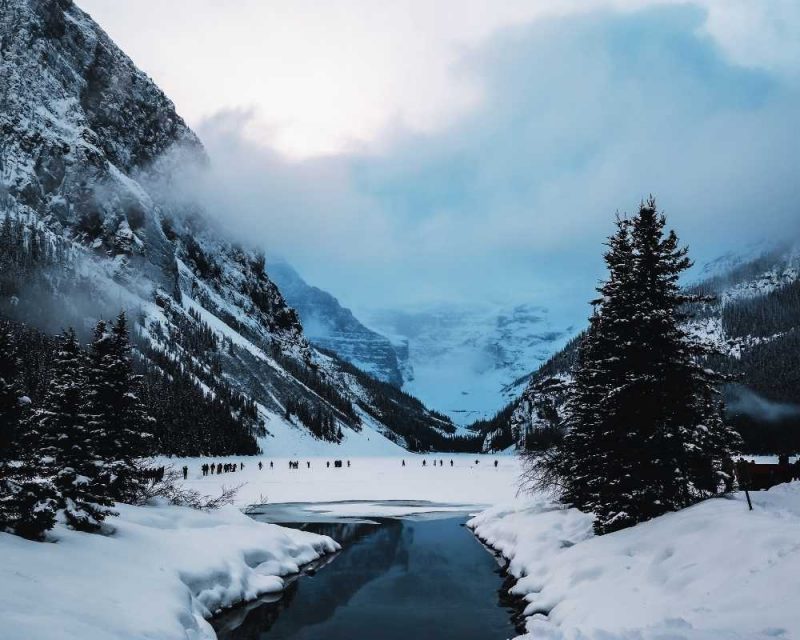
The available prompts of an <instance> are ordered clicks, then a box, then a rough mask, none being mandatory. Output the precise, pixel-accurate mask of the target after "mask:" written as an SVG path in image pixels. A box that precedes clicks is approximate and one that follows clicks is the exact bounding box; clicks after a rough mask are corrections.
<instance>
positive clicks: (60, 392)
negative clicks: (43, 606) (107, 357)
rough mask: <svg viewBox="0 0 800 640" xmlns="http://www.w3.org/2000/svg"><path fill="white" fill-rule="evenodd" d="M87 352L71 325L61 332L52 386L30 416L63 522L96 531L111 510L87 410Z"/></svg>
mask: <svg viewBox="0 0 800 640" xmlns="http://www.w3.org/2000/svg"><path fill="white" fill-rule="evenodd" d="M86 391H87V387H86V358H85V354H84V353H83V351H81V348H80V345H79V344H78V341H77V339H76V337H75V332H74V331H72V330H71V329H70V330H68V331H66V332H64V333H63V334H62V336H61V338H60V341H59V350H58V352H57V353H56V356H55V361H54V363H53V377H52V381H51V383H50V387H49V389H48V391H47V394H46V395H45V398H44V400H43V402H42V407H41V408H40V409H38V410H37V411H36V413H35V415H34V416H33V418H32V431H33V432H34V433H37V434H38V435H39V438H40V439H41V442H42V443H43V448H42V454H43V461H44V462H45V464H47V465H49V467H50V471H51V473H52V477H53V484H54V485H55V488H56V490H57V491H58V494H59V496H58V499H59V506H60V507H61V508H62V509H63V511H64V515H65V518H66V520H67V523H68V524H69V525H70V526H72V527H73V528H75V529H78V530H80V531H96V530H97V529H99V527H100V524H101V522H102V521H103V519H104V518H105V517H106V516H108V515H110V514H113V511H112V509H111V505H112V501H111V500H110V499H109V498H108V495H107V489H106V487H105V484H104V478H103V477H102V473H101V471H102V467H103V460H102V458H101V457H100V455H99V453H98V450H99V434H98V433H97V431H96V430H94V429H93V428H92V426H91V424H90V421H89V419H88V415H87V413H86Z"/></svg>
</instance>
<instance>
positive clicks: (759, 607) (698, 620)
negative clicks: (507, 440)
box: [467, 483, 800, 640]
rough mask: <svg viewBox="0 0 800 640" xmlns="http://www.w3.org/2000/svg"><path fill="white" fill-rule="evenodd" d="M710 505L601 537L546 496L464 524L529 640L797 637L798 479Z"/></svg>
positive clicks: (581, 516)
mask: <svg viewBox="0 0 800 640" xmlns="http://www.w3.org/2000/svg"><path fill="white" fill-rule="evenodd" d="M751 495H752V497H753V503H754V510H753V511H752V512H749V511H748V510H747V505H746V503H745V499H744V496H743V494H737V495H735V496H734V497H733V498H732V499H711V500H707V501H705V502H703V503H701V504H698V505H695V506H693V507H691V508H689V509H685V510H683V511H680V512H676V513H670V514H667V515H665V516H662V517H660V518H657V519H655V520H652V521H650V522H646V523H643V524H640V525H638V526H636V527H633V528H630V529H626V530H623V531H619V532H616V533H613V534H609V535H606V536H602V537H595V536H594V535H593V533H592V526H591V524H592V523H591V517H590V516H588V515H586V514H583V513H581V512H579V511H577V510H575V509H565V508H563V507H559V506H558V505H557V504H555V503H553V502H552V501H551V500H549V499H548V498H546V497H544V496H538V497H533V498H527V499H518V500H516V501H514V502H511V503H508V504H505V505H499V506H496V507H492V508H490V509H487V510H486V511H484V512H482V513H480V514H479V515H477V516H476V517H474V518H472V519H471V520H470V521H469V522H468V524H467V526H469V527H470V528H471V529H472V530H473V532H474V533H475V535H476V536H477V537H478V538H479V539H480V540H482V541H483V542H484V544H486V545H488V546H489V547H490V548H492V549H494V550H495V551H497V552H498V553H500V554H501V555H502V556H503V557H504V558H505V559H506V560H507V561H508V567H507V571H508V572H509V574H510V575H512V576H514V577H515V578H516V579H517V582H516V584H515V585H514V587H513V588H512V589H511V593H512V594H514V595H517V596H520V597H522V598H523V599H524V600H525V601H526V602H527V606H526V608H525V615H526V616H528V618H527V623H526V624H527V630H528V635H526V636H523V637H530V638H536V639H537V640H542V639H546V640H579V639H580V640H591V639H597V640H600V639H602V640H634V639H635V640H651V639H652V640H655V639H656V638H658V639H660V640H663V639H666V638H669V640H700V639H703V640H708V639H711V638H713V639H716V640H722V639H725V640H729V639H744V638H747V639H748V640H755V639H767V638H776V637H777V638H800V611H798V609H797V608H796V603H797V602H798V601H800V542H798V540H800V483H791V484H786V485H781V486H778V487H774V488H773V489H771V490H770V491H767V492H756V493H754V494H751Z"/></svg>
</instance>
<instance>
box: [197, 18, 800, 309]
mask: <svg viewBox="0 0 800 640" xmlns="http://www.w3.org/2000/svg"><path fill="white" fill-rule="evenodd" d="M710 25H711V26H710ZM712 26H713V24H712V23H711V22H709V14H707V13H706V12H705V11H704V10H702V9H698V8H697V7H692V6H679V7H663V6H656V7H654V8H647V9H642V10H636V11H628V12H624V13H619V12H611V11H599V12H594V13H589V14H582V15H578V16H571V17H559V18H553V19H549V20H541V21H537V22H536V23H535V24H533V25H532V26H527V27H514V28H508V29H506V30H504V31H502V32H499V33H498V34H496V35H495V37H493V38H492V39H491V40H490V41H488V42H486V43H484V44H482V45H481V46H480V47H478V48H475V49H472V50H470V51H467V52H465V53H464V55H463V56H462V57H461V59H460V61H459V63H458V69H459V73H460V74H463V75H464V76H466V77H469V78H471V81H473V82H474V83H476V84H478V85H480V86H481V87H482V91H483V94H484V99H483V100H482V102H481V104H480V106H479V107H476V108H475V109H474V110H473V111H472V112H470V113H469V114H467V115H462V116H461V117H460V118H459V119H457V120H456V121H455V122H453V123H452V124H451V125H450V126H448V127H447V128H444V129H441V130H438V131H436V132H429V133H419V132H413V131H410V130H408V129H405V128H403V127H401V126H398V127H395V128H393V129H391V130H388V131H387V132H386V135H385V136H384V138H383V139H382V142H381V143H380V144H377V145H375V146H374V147H373V148H372V150H371V151H370V152H366V151H361V152H352V153H342V154H339V155H335V156H328V157H324V158H318V159H309V160H304V161H294V162H292V161H288V160H287V159H286V158H285V157H284V156H281V155H280V154H278V153H276V152H274V151H271V150H270V149H268V148H266V147H264V146H263V145H261V144H260V143H256V142H253V141H252V137H251V136H249V135H248V127H249V126H250V124H251V123H252V121H253V119H254V118H257V116H258V113H257V111H228V112H224V113H220V114H218V115H217V116H215V117H214V118H211V119H209V120H206V121H204V122H203V123H202V124H201V126H200V127H198V131H199V133H200V136H201V138H202V139H203V140H204V142H205V144H206V145H207V148H208V150H209V155H210V157H211V169H210V173H209V174H207V175H206V176H205V177H204V178H202V179H194V180H193V181H192V185H191V188H192V189H193V190H194V191H195V193H196V194H197V196H198V197H199V198H201V199H202V200H203V201H204V203H205V204H206V207H207V208H208V209H209V210H211V211H212V213H214V214H215V215H216V216H217V217H218V218H219V220H221V221H222V222H223V224H225V225H226V226H228V227H229V228H230V229H231V230H233V231H234V232H235V233H237V234H239V235H240V236H241V237H243V238H245V239H247V240H249V241H251V242H256V243H259V244H262V245H263V246H265V247H266V248H267V249H268V251H269V252H271V253H273V254H276V253H277V254H280V255H282V256H283V257H286V258H287V259H288V260H289V261H291V262H292V263H294V264H295V265H296V266H297V267H298V268H299V269H300V271H301V272H302V273H303V275H304V276H305V277H306V278H307V279H308V280H309V281H311V282H312V283H314V284H317V285H319V286H321V287H323V288H327V289H329V290H331V291H332V292H333V293H334V294H336V295H337V296H339V297H341V298H342V299H343V300H344V302H345V303H346V304H348V305H350V306H354V307H356V309H358V308H359V307H361V308H363V307H367V306H371V307H398V306H403V305H408V304H413V303H417V302H425V301H432V300H445V301H446V300H460V301H465V300H471V299H472V300H476V299H477V300H488V301H496V302H503V303H512V302H523V301H524V302H532V303H537V304H544V305H546V306H548V307H551V308H555V309H556V310H559V309H560V310H562V311H563V313H564V314H565V315H570V316H571V321H572V320H575V319H577V318H576V317H575V316H576V315H577V316H578V318H579V317H580V315H579V314H583V313H585V303H586V300H588V299H589V297H590V296H591V295H592V287H593V286H594V284H595V282H596V280H597V278H598V277H600V276H601V275H602V269H601V267H602V265H601V261H600V254H601V252H602V246H601V243H602V241H603V238H604V236H605V235H606V234H607V233H608V232H609V230H610V226H611V221H612V219H613V215H614V212H615V211H617V210H628V211H631V210H633V209H634V208H635V207H636V205H637V203H638V201H639V200H640V199H641V198H642V197H645V196H647V195H648V194H649V193H654V194H655V195H656V196H657V197H658V199H659V204H660V205H661V206H662V207H663V208H664V209H665V210H666V212H667V214H668V216H669V219H670V223H671V225H672V226H674V227H675V228H676V230H677V231H678V232H679V235H681V237H682V238H683V240H684V241H687V242H688V243H689V244H690V245H691V246H692V248H693V254H694V255H695V256H696V257H697V258H699V259H700V260H705V259H710V258H713V257H714V256H715V255H717V254H719V253H722V252H724V251H727V250H729V249H731V248H734V249H735V248H736V247H737V246H741V245H742V244H744V243H746V242H751V241H752V240H754V239H757V238H761V237H766V238H769V237H781V238H785V237H786V236H787V235H790V234H797V233H798V232H799V231H800V229H798V221H799V220H800V215H798V211H797V204H796V203H797V202H798V196H800V193H799V192H800V183H798V181H797V180H796V167H797V166H798V164H800V148H798V145H797V144H796V139H797V136H796V131H797V130H798V126H800V110H798V108H797V107H798V104H800V93H799V92H798V84H797V82H796V80H795V76H794V75H793V74H792V73H791V70H790V69H789V70H787V63H786V61H785V60H784V59H783V58H777V60H778V62H775V63H774V64H773V65H772V66H773V67H774V68H766V67H765V65H764V64H761V65H760V66H758V65H743V64H742V63H741V61H739V60H736V59H734V57H733V56H732V55H731V54H730V53H729V52H726V51H725V50H724V47H722V46H721V45H720V40H719V39H714V38H711V37H709V33H708V29H709V28H711V27H712ZM737 55H741V51H740V50H737ZM764 55H765V54H764ZM418 99H420V100H425V96H424V95H422V94H420V95H419V96H418ZM320 108H323V107H320Z"/></svg>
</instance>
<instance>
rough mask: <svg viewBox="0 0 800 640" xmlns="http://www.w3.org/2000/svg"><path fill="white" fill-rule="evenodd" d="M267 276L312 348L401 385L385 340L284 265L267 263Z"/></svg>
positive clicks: (398, 367) (401, 378)
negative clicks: (327, 352)
mask: <svg viewBox="0 0 800 640" xmlns="http://www.w3.org/2000/svg"><path fill="white" fill-rule="evenodd" d="M267 272H268V273H269V276H270V278H272V280H273V281H274V282H276V283H277V285H278V286H279V287H280V290H281V293H283V295H284V296H285V298H286V301H287V302H288V303H289V304H290V305H291V306H292V307H293V308H294V309H296V310H297V313H298V314H299V315H300V320H301V322H302V323H303V329H304V331H305V335H306V337H308V339H309V340H310V341H311V342H312V343H313V344H315V345H319V346H320V347H322V348H323V349H327V350H329V351H333V352H334V353H336V354H337V355H338V356H339V357H340V358H343V359H344V360H347V362H350V363H351V364H354V365H355V366H357V367H358V368H359V369H361V370H362V371H365V372H367V373H369V374H370V375H373V376H374V377H376V378H378V380H383V381H384V382H388V383H389V384H393V385H395V386H397V387H401V386H402V385H403V376H402V374H401V372H400V365H399V363H398V358H397V353H396V351H395V349H394V347H393V346H392V343H391V342H389V340H388V339H387V338H385V337H384V336H382V335H380V334H379V333H376V332H375V331H372V330H371V329H368V328H367V327H365V326H364V325H363V324H361V322H359V321H358V319H357V318H356V317H355V316H354V315H353V313H352V311H350V309H346V308H344V307H343V306H342V305H341V304H340V303H339V301H338V300H337V299H336V298H334V297H333V296H332V295H331V294H330V293H328V292H327V291H323V290H322V289H319V288H317V287H313V286H311V285H309V284H308V283H307V282H306V281H305V280H303V278H301V277H300V274H298V273H297V271H295V270H294V268H292V267H291V266H290V265H289V264H287V263H286V262H275V263H270V264H269V265H268V266H267Z"/></svg>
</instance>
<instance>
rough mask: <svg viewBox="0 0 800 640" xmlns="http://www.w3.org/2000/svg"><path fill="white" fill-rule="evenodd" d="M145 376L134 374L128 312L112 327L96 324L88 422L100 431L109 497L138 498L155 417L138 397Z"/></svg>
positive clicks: (118, 498) (150, 450)
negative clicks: (144, 460)
mask: <svg viewBox="0 0 800 640" xmlns="http://www.w3.org/2000/svg"><path fill="white" fill-rule="evenodd" d="M140 390H141V377H140V376H137V375H135V374H134V372H133V366H132V362H131V346H130V337H129V335H128V325H127V320H126V317H125V313H124V312H122V313H120V314H119V316H118V317H117V319H116V321H115V322H114V324H113V325H112V326H111V327H110V328H109V327H108V325H107V324H106V323H105V322H103V321H101V322H99V323H98V324H97V326H96V328H95V333H94V340H93V342H92V347H91V367H90V371H89V393H88V398H89V409H88V410H89V414H90V424H91V425H92V428H93V430H95V431H96V432H97V433H98V435H99V449H98V453H99V454H100V457H101V458H102V460H103V463H102V464H103V475H104V478H105V480H106V486H107V488H108V493H109V496H111V497H112V498H113V499H115V500H119V501H122V502H130V501H133V500H135V499H136V497H137V494H138V493H139V485H140V483H141V482H142V474H141V470H142V463H141V460H142V458H144V457H146V456H148V455H150V454H151V453H152V450H153V437H152V435H151V432H152V418H151V417H150V416H149V415H148V414H147V411H146V409H145V407H144V404H143V402H142V401H141V399H140Z"/></svg>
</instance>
